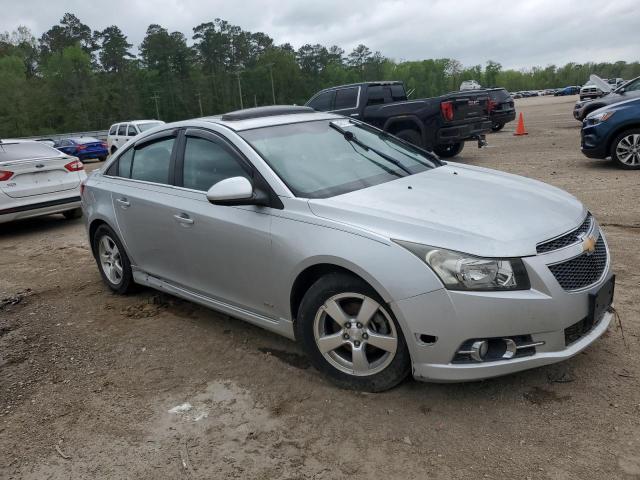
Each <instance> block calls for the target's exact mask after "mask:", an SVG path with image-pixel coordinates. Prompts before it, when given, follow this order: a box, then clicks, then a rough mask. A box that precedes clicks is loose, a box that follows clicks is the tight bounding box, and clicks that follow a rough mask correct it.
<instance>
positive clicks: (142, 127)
mask: <svg viewBox="0 0 640 480" xmlns="http://www.w3.org/2000/svg"><path fill="white" fill-rule="evenodd" d="M161 124H162V122H147V123H137V124H136V125H137V126H138V130H140V131H141V132H146V131H147V130H149V129H151V128H153V127H157V126H158V125H161Z"/></svg>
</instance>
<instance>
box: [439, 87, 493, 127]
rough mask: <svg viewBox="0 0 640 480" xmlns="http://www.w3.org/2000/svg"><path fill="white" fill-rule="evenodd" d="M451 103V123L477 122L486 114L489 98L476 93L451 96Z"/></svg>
mask: <svg viewBox="0 0 640 480" xmlns="http://www.w3.org/2000/svg"><path fill="white" fill-rule="evenodd" d="M448 100H449V101H451V102H452V103H453V120H451V122H458V121H465V120H477V119H482V118H483V117H486V116H487V114H488V106H489V96H488V95H487V94H478V93H475V94H474V93H467V92H463V93H459V94H458V93H457V94H452V95H451V96H450V97H449V99H448Z"/></svg>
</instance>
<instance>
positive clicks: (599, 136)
mask: <svg viewBox="0 0 640 480" xmlns="http://www.w3.org/2000/svg"><path fill="white" fill-rule="evenodd" d="M607 145H608V129H607V126H606V122H603V123H598V124H596V125H585V124H583V126H582V130H581V131H580V150H581V151H582V154H583V155H584V156H585V157H588V158H607V157H608V156H609V150H608V148H607Z"/></svg>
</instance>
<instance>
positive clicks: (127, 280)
mask: <svg viewBox="0 0 640 480" xmlns="http://www.w3.org/2000/svg"><path fill="white" fill-rule="evenodd" d="M105 235H108V236H109V237H111V239H112V240H113V242H114V243H115V244H116V245H117V247H118V250H119V251H120V258H121V260H122V262H121V263H122V270H123V272H122V278H121V279H120V282H119V283H118V284H114V283H112V282H111V281H110V280H109V279H108V278H107V276H106V275H105V273H104V271H103V270H102V265H100V259H99V258H98V251H99V250H98V243H99V242H100V239H101V238H102V237H103V236H105ZM91 246H92V248H93V256H94V258H95V260H96V264H97V265H98V271H99V272H100V276H101V277H102V280H103V281H104V283H105V284H106V285H107V286H108V287H109V288H110V289H111V290H113V291H114V292H115V293H118V294H120V295H124V294H126V293H130V292H133V291H134V290H135V287H136V284H135V283H134V281H133V272H132V270H131V262H130V261H129V257H128V256H127V252H126V251H125V249H124V247H123V246H122V242H121V241H120V239H119V238H118V236H117V235H116V233H115V232H114V231H113V230H112V229H111V227H109V226H108V225H106V224H103V225H100V226H99V227H98V228H97V229H96V231H95V233H94V234H93V238H92V239H91Z"/></svg>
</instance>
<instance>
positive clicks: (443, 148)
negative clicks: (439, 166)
mask: <svg viewBox="0 0 640 480" xmlns="http://www.w3.org/2000/svg"><path fill="white" fill-rule="evenodd" d="M463 148H464V142H458V143H451V144H449V145H436V146H435V147H434V148H433V151H434V152H435V154H436V155H438V156H439V157H442V158H451V157H455V156H456V155H458V154H459V153H460V152H461V151H462V149H463Z"/></svg>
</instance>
